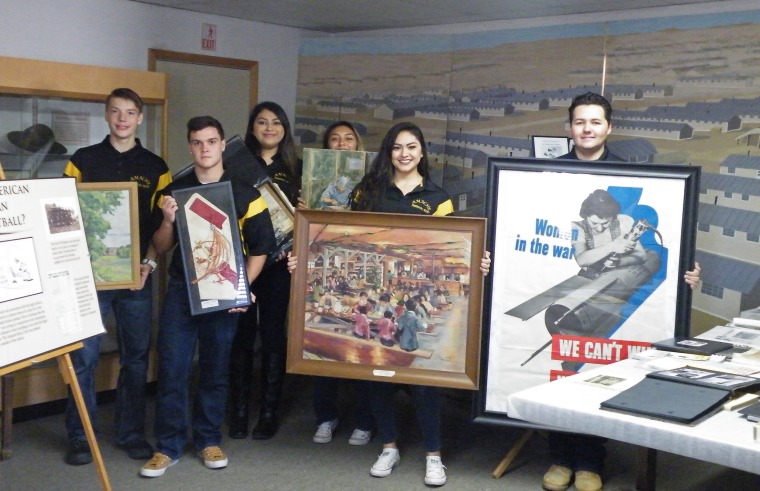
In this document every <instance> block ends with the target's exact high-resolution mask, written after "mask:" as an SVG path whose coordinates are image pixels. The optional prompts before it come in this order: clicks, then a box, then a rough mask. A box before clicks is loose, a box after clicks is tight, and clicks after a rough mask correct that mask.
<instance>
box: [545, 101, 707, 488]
mask: <svg viewBox="0 0 760 491" xmlns="http://www.w3.org/2000/svg"><path fill="white" fill-rule="evenodd" d="M568 112H569V117H570V136H571V137H572V139H573V143H574V147H573V149H572V150H571V151H570V152H569V153H567V154H565V155H562V156H561V157H558V158H559V159H568V160H586V161H590V160H593V161H606V162H623V161H624V160H623V159H621V158H620V157H618V156H617V155H615V154H613V153H611V152H610V151H609V149H608V148H607V137H608V136H609V134H610V133H611V132H612V123H611V117H612V105H611V104H610V102H609V101H608V100H607V99H605V98H604V97H603V96H602V95H600V94H596V93H594V92H586V93H585V94H581V95H578V96H576V97H575V98H574V99H573V101H572V103H571V104H570V107H569V108H568ZM589 218H592V219H593V220H591V223H593V225H592V226H591V227H589V231H590V232H591V233H592V235H593V236H594V237H595V238H596V237H597V236H598V237H599V238H600V240H602V241H605V240H606V241H608V242H609V241H610V240H611V241H614V240H616V239H617V240H624V239H623V237H615V236H613V235H615V234H613V233H612V231H611V230H610V220H608V218H609V217H596V216H592V217H589ZM699 273H700V268H699V264H696V265H695V267H694V270H692V271H687V272H686V274H685V275H684V280H685V281H686V283H687V284H688V285H689V286H690V287H691V288H694V287H696V285H697V283H699ZM548 439H549V457H550V459H551V462H552V465H551V467H549V470H548V471H547V472H546V473H545V474H544V478H543V488H544V489H547V490H549V491H565V490H566V489H567V488H568V487H570V483H571V482H573V481H574V482H575V489H577V490H578V491H598V490H600V489H602V479H601V475H600V474H601V471H602V467H603V465H604V454H605V449H604V442H605V439H604V438H601V437H597V436H591V435H581V434H576V433H561V432H550V433H549V438H548Z"/></svg>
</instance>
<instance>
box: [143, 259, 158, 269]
mask: <svg viewBox="0 0 760 491" xmlns="http://www.w3.org/2000/svg"><path fill="white" fill-rule="evenodd" d="M142 263H143V264H147V265H148V266H150V271H151V272H153V271H155V269H156V267H157V266H158V263H157V262H156V261H154V260H153V259H148V258H147V257H146V258H145V259H143V260H142Z"/></svg>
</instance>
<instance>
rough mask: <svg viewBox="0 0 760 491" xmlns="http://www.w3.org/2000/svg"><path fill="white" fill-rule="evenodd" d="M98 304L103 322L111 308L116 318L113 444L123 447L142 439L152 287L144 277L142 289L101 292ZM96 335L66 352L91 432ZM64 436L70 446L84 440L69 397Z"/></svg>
mask: <svg viewBox="0 0 760 491" xmlns="http://www.w3.org/2000/svg"><path fill="white" fill-rule="evenodd" d="M98 304H99V305H100V313H101V317H102V318H103V323H104V324H105V319H106V318H107V317H108V314H109V312H110V311H111V309H113V312H114V316H115V317H116V325H117V327H116V340H117V342H118V349H119V364H120V366H121V367H120V369H119V378H118V381H117V384H116V417H115V424H116V442H117V444H119V445H124V444H126V443H128V442H130V441H132V440H137V439H143V440H144V439H145V382H146V381H147V378H148V352H149V349H150V333H151V317H152V315H151V314H152V306H153V303H152V288H151V281H150V277H149V278H148V280H147V281H146V282H145V287H144V288H143V289H142V290H138V291H132V290H104V291H99V292H98ZM102 341H103V337H102V336H94V337H91V338H87V339H85V340H84V341H82V343H83V345H84V346H83V347H82V348H81V349H78V350H76V351H73V352H72V353H71V360H72V363H73V365H74V370H75V372H76V375H77V381H78V382H79V387H80V389H81V390H82V396H83V397H84V401H85V405H86V406H87V412H88V413H89V415H90V420H91V422H92V425H93V427H95V424H96V420H97V414H96V406H97V401H96V394H95V368H96V367H97V365H98V360H99V358H100V344H101V342H102ZM66 432H67V433H68V437H69V440H70V441H74V440H84V439H85V434H84V428H83V427H82V421H81V419H80V418H79V413H78V412H77V407H76V404H75V403H74V399H73V397H71V396H69V401H68V404H67V406H66Z"/></svg>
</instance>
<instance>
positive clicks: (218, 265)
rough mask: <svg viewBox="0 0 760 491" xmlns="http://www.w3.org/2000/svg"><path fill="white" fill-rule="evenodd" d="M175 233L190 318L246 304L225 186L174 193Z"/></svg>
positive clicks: (242, 262)
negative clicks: (177, 239)
mask: <svg viewBox="0 0 760 491" xmlns="http://www.w3.org/2000/svg"><path fill="white" fill-rule="evenodd" d="M172 196H173V197H174V199H175V200H176V201H177V207H178V209H177V219H176V221H177V231H178V234H179V245H180V248H181V250H182V260H183V262H184V266H185V268H184V269H185V280H186V281H187V290H188V295H189V296H190V310H191V312H192V314H193V315H198V314H203V313H207V312H213V311H217V310H227V309H231V308H236V307H245V306H248V305H250V304H251V298H250V289H249V284H248V277H247V275H246V269H245V256H244V255H243V246H242V242H241V238H240V230H239V228H238V221H237V214H236V212H235V205H234V201H233V197H232V186H231V185H230V183H229V182H227V181H224V182H218V183H213V184H204V185H203V186H197V187H193V188H187V189H182V190H178V191H174V192H173V193H172Z"/></svg>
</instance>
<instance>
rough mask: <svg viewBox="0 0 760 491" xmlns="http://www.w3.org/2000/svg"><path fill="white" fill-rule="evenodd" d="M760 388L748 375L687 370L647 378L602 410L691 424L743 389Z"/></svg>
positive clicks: (609, 401)
mask: <svg viewBox="0 0 760 491" xmlns="http://www.w3.org/2000/svg"><path fill="white" fill-rule="evenodd" d="M758 385H760V380H758V379H756V378H754V377H747V376H744V375H734V374H730V373H723V372H715V371H713V370H705V369H702V368H694V367H683V368H677V369H675V370H665V371H661V372H653V373H650V374H647V376H646V378H644V380H642V381H641V382H639V383H638V384H636V385H634V386H633V387H631V388H630V389H627V390H625V391H623V392H621V393H620V394H618V395H616V396H614V397H612V398H610V399H607V400H606V401H604V402H602V404H601V407H602V409H610V410H615V411H623V412H626V413H632V414H636V415H639V416H646V417H650V418H655V419H661V420H664V421H671V422H676V423H684V424H691V423H695V422H697V421H698V420H700V419H701V418H703V417H705V416H707V415H709V414H711V413H712V412H713V411H714V410H716V409H718V408H719V407H720V406H721V404H723V403H724V402H726V401H727V400H728V399H729V398H730V397H731V395H732V394H733V393H734V392H736V391H737V390H740V389H747V388H751V387H756V386H758Z"/></svg>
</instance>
